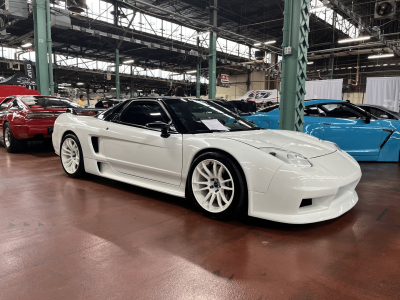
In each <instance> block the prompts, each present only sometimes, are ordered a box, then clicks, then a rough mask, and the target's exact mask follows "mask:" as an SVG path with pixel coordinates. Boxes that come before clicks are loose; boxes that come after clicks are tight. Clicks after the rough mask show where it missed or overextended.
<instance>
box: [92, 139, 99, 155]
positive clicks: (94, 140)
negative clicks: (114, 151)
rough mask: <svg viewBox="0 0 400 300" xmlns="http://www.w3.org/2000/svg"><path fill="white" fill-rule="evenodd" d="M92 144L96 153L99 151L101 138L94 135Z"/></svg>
mask: <svg viewBox="0 0 400 300" xmlns="http://www.w3.org/2000/svg"><path fill="white" fill-rule="evenodd" d="M92 146H93V150H94V152H96V153H99V138H98V137H97V136H92Z"/></svg>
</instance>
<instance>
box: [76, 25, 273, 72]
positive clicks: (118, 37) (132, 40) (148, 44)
mask: <svg viewBox="0 0 400 300" xmlns="http://www.w3.org/2000/svg"><path fill="white" fill-rule="evenodd" d="M72 29H73V30H76V31H81V32H84V33H87V34H91V35H93V36H99V37H106V38H111V39H114V40H118V41H124V42H128V43H133V44H138V45H142V46H146V47H148V48H152V49H162V50H166V51H170V52H176V53H180V54H185V55H189V56H194V57H201V58H202V59H203V60H206V59H208V57H207V55H203V54H200V53H199V52H197V51H195V50H190V51H188V50H184V49H179V48H175V47H169V46H164V45H160V44H158V43H151V42H146V41H143V40H139V39H135V38H129V37H124V36H121V35H116V34H112V33H107V32H103V31H99V30H94V29H89V28H84V27H80V26H72ZM217 61H219V62H220V63H223V64H227V65H231V66H238V67H244V68H247V69H251V70H258V71H267V68H261V67H255V66H251V65H248V64H245V63H238V62H235V61H231V60H227V59H221V58H217Z"/></svg>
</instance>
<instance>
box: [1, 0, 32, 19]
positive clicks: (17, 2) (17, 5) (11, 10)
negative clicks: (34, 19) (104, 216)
mask: <svg viewBox="0 0 400 300" xmlns="http://www.w3.org/2000/svg"><path fill="white" fill-rule="evenodd" d="M5 9H6V11H7V12H8V15H7V16H8V17H11V18H15V19H19V20H25V19H27V18H28V4H27V2H26V0H5Z"/></svg>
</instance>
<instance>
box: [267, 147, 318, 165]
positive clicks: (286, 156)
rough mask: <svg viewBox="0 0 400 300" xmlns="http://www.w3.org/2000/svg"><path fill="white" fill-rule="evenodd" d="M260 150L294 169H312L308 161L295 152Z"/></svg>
mask: <svg viewBox="0 0 400 300" xmlns="http://www.w3.org/2000/svg"><path fill="white" fill-rule="evenodd" d="M260 150H262V151H264V152H267V153H268V154H270V155H272V156H275V157H276V158H278V159H280V160H281V161H283V162H285V163H287V164H289V165H292V166H295V167H302V168H309V167H312V163H310V161H309V160H308V159H307V158H306V157H304V156H303V155H301V154H299V153H296V152H292V151H286V150H284V149H280V148H260Z"/></svg>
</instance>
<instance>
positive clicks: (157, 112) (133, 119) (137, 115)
mask: <svg viewBox="0 0 400 300" xmlns="http://www.w3.org/2000/svg"><path fill="white" fill-rule="evenodd" d="M119 121H120V122H121V123H124V124H129V125H139V126H146V124H148V123H154V122H164V123H169V122H170V119H169V117H168V115H167V114H166V112H165V111H164V109H163V108H162V107H161V105H160V104H158V103H157V102H151V101H133V102H132V103H131V104H130V105H129V106H128V107H127V108H126V109H125V110H124V111H123V112H122V113H121V116H120V118H119Z"/></svg>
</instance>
